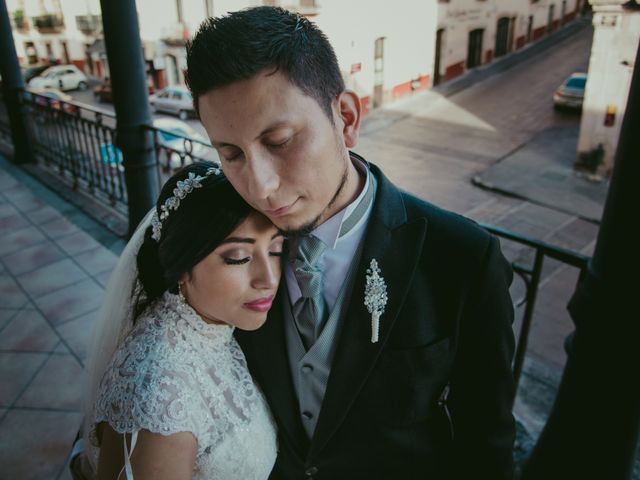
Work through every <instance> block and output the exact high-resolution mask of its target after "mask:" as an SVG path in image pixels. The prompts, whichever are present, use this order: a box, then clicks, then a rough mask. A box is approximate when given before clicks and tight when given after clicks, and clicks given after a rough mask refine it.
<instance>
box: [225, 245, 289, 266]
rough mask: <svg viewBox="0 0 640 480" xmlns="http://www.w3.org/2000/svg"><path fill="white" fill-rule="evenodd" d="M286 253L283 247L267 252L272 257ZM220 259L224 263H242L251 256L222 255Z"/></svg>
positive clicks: (282, 255)
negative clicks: (234, 256)
mask: <svg viewBox="0 0 640 480" xmlns="http://www.w3.org/2000/svg"><path fill="white" fill-rule="evenodd" d="M286 253H287V252H286V251H285V250H284V249H283V250H280V251H278V252H269V255H270V256H272V257H284V256H285V255H286ZM222 259H223V260H224V263H226V264H227V265H242V264H243V263H247V262H248V261H249V260H251V257H244V258H230V257H222Z"/></svg>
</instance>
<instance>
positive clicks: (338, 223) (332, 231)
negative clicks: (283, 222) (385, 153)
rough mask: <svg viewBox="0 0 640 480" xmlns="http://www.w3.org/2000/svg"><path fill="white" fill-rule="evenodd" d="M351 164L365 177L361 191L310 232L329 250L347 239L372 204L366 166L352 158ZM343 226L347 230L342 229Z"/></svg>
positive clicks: (369, 176)
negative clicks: (343, 239)
mask: <svg viewBox="0 0 640 480" xmlns="http://www.w3.org/2000/svg"><path fill="white" fill-rule="evenodd" d="M352 162H353V164H354V166H355V167H356V170H357V171H358V172H359V173H360V174H362V175H364V176H365V182H364V186H363V187H362V191H361V192H360V193H359V194H358V197H357V198H356V199H355V200H354V201H353V202H351V203H350V204H349V205H347V206H346V207H344V208H343V209H342V210H340V211H339V212H338V213H336V214H335V215H334V216H332V217H331V218H330V219H328V220H327V221H325V222H324V223H322V225H319V226H318V227H316V228H315V229H314V230H313V231H312V232H311V235H313V236H315V237H317V238H319V239H320V240H322V241H323V242H324V244H325V245H327V247H329V248H331V249H334V248H335V247H336V245H337V244H338V241H339V240H340V239H342V238H345V237H347V236H348V235H349V233H351V232H352V231H354V230H355V228H354V227H355V226H356V225H357V224H358V223H360V221H361V220H362V217H363V216H364V214H365V213H366V211H367V210H368V208H367V207H369V205H370V204H371V202H373V195H372V193H373V191H372V186H373V185H372V180H371V172H370V170H369V167H368V165H367V164H366V163H365V162H363V161H362V160H359V159H357V158H353V157H352ZM356 217H357V218H356ZM343 226H344V227H347V228H343ZM341 232H342V234H341Z"/></svg>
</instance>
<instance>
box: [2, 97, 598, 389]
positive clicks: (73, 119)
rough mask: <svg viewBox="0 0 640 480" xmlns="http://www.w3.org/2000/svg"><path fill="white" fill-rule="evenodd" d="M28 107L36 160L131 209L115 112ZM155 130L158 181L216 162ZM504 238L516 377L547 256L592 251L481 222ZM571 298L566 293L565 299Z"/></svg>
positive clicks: (195, 145) (562, 258)
mask: <svg viewBox="0 0 640 480" xmlns="http://www.w3.org/2000/svg"><path fill="white" fill-rule="evenodd" d="M25 103H26V105H27V107H28V110H29V116H30V122H31V125H32V127H33V128H32V132H33V135H34V144H35V151H36V156H37V158H36V162H37V164H38V166H39V168H42V169H45V171H48V172H50V173H52V174H55V175H57V176H58V178H60V179H63V180H64V181H66V182H67V183H68V184H70V186H71V187H72V188H73V189H74V190H75V191H77V192H83V193H85V194H88V195H89V196H91V197H93V198H95V199H97V200H98V201H100V202H102V204H103V206H105V207H108V208H111V209H113V210H114V211H117V212H119V213H120V214H121V215H123V216H126V215H127V206H128V198H127V192H126V188H125V180H124V167H123V164H122V161H123V158H122V153H121V152H120V150H119V149H118V148H117V147H116V146H115V145H114V138H115V117H114V116H113V114H110V113H108V112H105V111H102V110H98V109H94V108H90V107H87V106H83V105H80V104H75V103H68V102H61V101H59V100H54V99H52V98H49V97H45V96H42V95H36V94H33V93H28V92H27V93H25ZM3 107H4V102H0V142H2V143H4V144H5V145H7V143H10V142H11V137H10V131H9V125H8V121H7V119H6V114H5V113H6V112H4V108H3ZM149 128H150V129H151V130H152V131H153V132H154V135H153V137H154V139H155V140H154V150H155V156H156V165H157V168H156V172H157V177H156V178H157V181H158V183H159V185H162V184H164V182H165V181H166V180H167V179H168V178H169V176H171V175H172V174H173V172H175V170H177V169H178V168H180V167H182V166H184V165H187V164H189V163H192V162H197V161H203V160H209V161H214V162H218V156H217V154H216V152H215V150H214V149H213V148H212V147H211V145H210V144H208V143H206V142H204V141H201V140H199V139H196V138H190V137H187V136H185V135H182V134H181V133H180V132H179V131H177V130H176V129H158V128H155V127H149ZM483 227H484V228H485V229H486V230H488V231H489V232H490V233H492V234H494V235H496V236H497V237H499V238H500V239H501V241H502V242H515V243H516V244H517V245H518V247H519V248H522V249H525V250H526V251H527V254H526V255H519V258H525V259H531V260H523V261H516V262H513V263H512V266H513V270H514V272H515V273H516V275H517V276H519V277H520V278H521V279H522V281H523V283H524V294H523V295H522V296H521V297H520V298H516V300H515V307H516V309H517V310H518V311H520V310H521V311H522V317H521V318H520V319H518V320H519V321H518V323H519V324H520V327H519V332H518V339H517V346H516V355H515V358H514V362H513V368H514V374H515V377H516V379H517V380H519V379H520V376H521V374H522V369H523V364H524V359H525V356H526V353H527V344H528V339H529V333H530V331H531V328H532V320H533V314H534V308H535V304H536V299H537V295H538V291H539V288H540V283H541V278H542V273H543V266H544V261H545V259H549V260H553V261H557V262H559V263H560V264H562V265H565V266H570V267H573V268H576V269H577V270H578V271H579V272H580V274H582V273H583V272H584V271H585V270H586V267H587V264H588V262H589V257H587V256H585V255H582V254H579V253H576V252H574V251H571V250H567V249H564V248H560V247H557V246H554V245H551V244H548V243H545V242H542V241H540V240H536V239H533V238H529V237H526V236H524V235H520V234H517V233H514V232H512V231H509V230H505V229H502V228H499V227H496V226H493V225H483ZM567 300H568V299H567Z"/></svg>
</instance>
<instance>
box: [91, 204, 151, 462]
mask: <svg viewBox="0 0 640 480" xmlns="http://www.w3.org/2000/svg"><path fill="white" fill-rule="evenodd" d="M154 210H155V207H154V208H153V209H151V210H150V211H149V213H147V215H146V216H145V217H144V219H143V220H142V221H141V222H140V224H139V225H138V228H137V229H136V231H135V232H134V234H133V236H132V237H131V240H129V243H127V246H126V247H125V249H124V250H123V252H122V254H121V255H120V259H119V260H118V263H117V264H116V267H115V268H114V270H113V272H112V273H111V277H110V278H109V283H108V284H107V289H106V290H105V293H104V299H103V302H102V306H101V307H100V310H99V311H98V318H97V319H96V323H95V325H94V329H93V336H92V341H91V343H90V350H89V361H88V364H87V373H88V379H87V389H86V391H85V396H84V406H83V411H84V419H83V426H82V427H83V428H82V436H83V438H84V439H85V442H84V444H85V448H87V449H88V450H89V451H87V454H88V455H87V457H88V458H89V460H90V461H91V462H95V461H96V459H97V458H96V453H97V451H96V449H95V448H94V447H93V446H92V444H91V441H90V436H91V431H92V429H93V407H94V404H95V400H96V394H97V390H98V386H99V384H100V380H101V379H102V376H103V375H104V372H105V370H106V368H107V365H108V363H109V361H110V360H111V356H112V355H113V352H115V350H116V348H117V347H118V345H120V343H121V342H122V340H124V338H125V337H126V336H127V334H128V333H129V332H130V331H131V329H132V327H133V315H134V300H135V298H134V295H133V294H134V287H135V286H136V282H137V279H138V267H137V264H136V257H137V255H138V250H140V246H141V245H142V242H143V241H144V233H145V231H146V229H147V227H148V226H149V225H150V224H151V214H152V213H153V211H154ZM94 466H95V465H94Z"/></svg>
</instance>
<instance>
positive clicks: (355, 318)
mask: <svg viewBox="0 0 640 480" xmlns="http://www.w3.org/2000/svg"><path fill="white" fill-rule="evenodd" d="M370 167H371V170H372V172H373V173H374V175H375V176H376V179H377V181H378V191H377V194H376V200H375V204H374V209H373V212H372V215H371V218H370V220H369V226H368V230H367V234H366V236H365V239H364V246H363V250H362V256H361V258H360V264H359V266H358V270H357V273H356V279H355V282H354V285H353V290H352V293H351V301H350V302H349V306H348V308H347V312H346V315H345V317H344V319H345V320H344V324H343V326H342V331H341V333H340V338H339V340H338V346H337V349H336V354H335V357H334V360H333V364H332V366H331V375H330V377H329V381H328V384H327V390H326V393H325V397H324V401H323V403H322V409H321V411H320V417H319V418H318V424H317V427H316V431H315V434H314V436H313V439H312V441H311V447H310V448H311V450H310V452H309V454H310V455H311V456H313V455H315V454H316V453H318V452H319V451H320V450H321V449H322V447H323V446H324V445H325V444H326V442H327V441H328V440H329V438H330V437H331V436H332V435H333V434H334V433H335V431H336V430H337V428H338V427H339V426H340V424H341V423H342V421H343V420H344V418H345V416H346V415H347V412H348V411H349V409H350V408H351V405H352V404H353V401H354V400H355V398H356V397H357V395H358V393H359V392H360V390H361V388H362V386H363V385H364V383H365V381H366V379H367V377H368V376H369V374H370V372H371V370H372V369H373V367H374V365H375V362H376V360H377V358H378V355H379V354H380V351H381V349H382V348H383V347H384V345H385V343H386V340H387V338H388V336H389V333H390V332H391V329H392V328H393V324H394V322H395V320H396V318H397V315H398V313H399V311H400V309H401V307H402V304H403V303H404V299H405V296H406V293H407V290H408V288H409V285H410V284H411V280H412V278H413V274H414V271H415V267H416V259H417V258H419V257H420V252H421V249H422V246H423V243H424V236H425V232H426V220H424V219H418V220H416V221H412V222H408V223H407V221H406V212H405V208H404V204H403V202H402V197H401V194H400V192H399V191H398V190H397V189H396V188H395V187H394V186H393V185H392V184H391V183H390V182H389V181H388V180H387V179H386V178H385V177H384V176H383V175H382V173H381V172H380V171H379V170H378V169H377V168H376V167H375V166H373V165H371V166H370ZM374 258H375V259H376V260H377V262H378V265H379V267H380V270H381V276H382V277H383V278H384V281H385V283H386V285H387V295H388V301H387V306H386V308H385V311H384V313H383V314H382V316H381V317H380V337H379V341H378V342H377V343H371V314H369V312H368V311H367V309H366V307H365V306H364V294H365V293H364V291H365V276H366V270H367V268H369V264H370V262H371V260H372V259H374Z"/></svg>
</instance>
